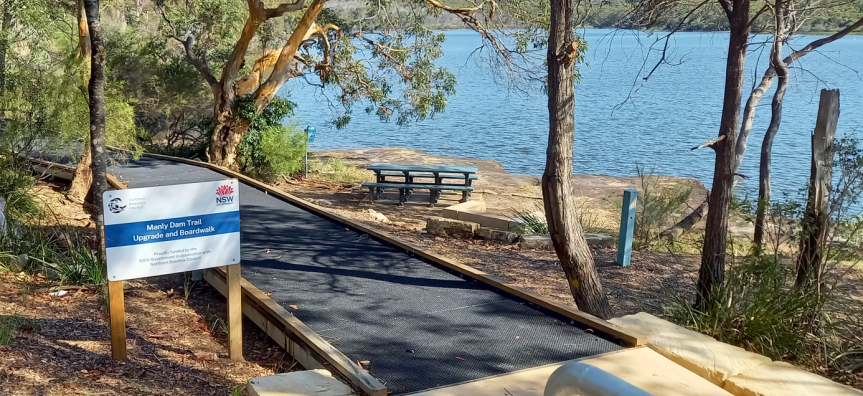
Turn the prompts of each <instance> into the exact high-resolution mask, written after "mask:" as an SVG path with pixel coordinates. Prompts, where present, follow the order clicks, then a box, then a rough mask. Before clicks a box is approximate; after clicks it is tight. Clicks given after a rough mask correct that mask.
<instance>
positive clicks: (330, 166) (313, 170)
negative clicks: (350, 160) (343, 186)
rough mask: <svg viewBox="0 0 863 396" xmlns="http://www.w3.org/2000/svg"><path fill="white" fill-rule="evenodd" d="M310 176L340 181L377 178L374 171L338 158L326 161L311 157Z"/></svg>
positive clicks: (361, 180)
mask: <svg viewBox="0 0 863 396" xmlns="http://www.w3.org/2000/svg"><path fill="white" fill-rule="evenodd" d="M309 177H314V178H316V179H320V180H326V181H334V182H339V183H357V182H363V181H374V180H375V177H374V174H373V173H372V172H369V171H367V170H364V169H361V168H357V167H355V166H352V165H348V164H345V163H344V162H343V161H342V160H340V159H337V158H329V159H327V160H326V161H321V160H317V159H309Z"/></svg>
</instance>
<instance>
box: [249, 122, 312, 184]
mask: <svg viewBox="0 0 863 396" xmlns="http://www.w3.org/2000/svg"><path fill="white" fill-rule="evenodd" d="M239 153H240V160H241V162H242V164H243V172H244V173H246V174H248V175H250V176H252V177H254V178H258V179H261V180H265V181H271V180H273V179H275V178H276V177H278V176H282V175H291V174H294V173H296V172H297V171H299V170H300V169H302V168H303V157H304V155H305V153H306V134H305V133H303V132H302V131H299V130H298V129H296V128H289V127H285V126H282V125H275V126H268V127H265V128H263V129H260V130H258V129H253V130H249V131H248V132H247V133H246V135H245V136H243V141H242V143H241V144H240V148H239Z"/></svg>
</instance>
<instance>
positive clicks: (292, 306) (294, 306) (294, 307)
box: [288, 304, 300, 309]
mask: <svg viewBox="0 0 863 396" xmlns="http://www.w3.org/2000/svg"><path fill="white" fill-rule="evenodd" d="M288 306H289V307H291V309H300V308H299V307H297V306H296V305H294V304H291V305H288Z"/></svg>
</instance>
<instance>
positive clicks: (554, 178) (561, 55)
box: [542, 0, 612, 319]
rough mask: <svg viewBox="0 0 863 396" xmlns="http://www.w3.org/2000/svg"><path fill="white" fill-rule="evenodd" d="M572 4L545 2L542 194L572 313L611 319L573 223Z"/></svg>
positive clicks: (568, 1) (575, 217) (575, 213)
mask: <svg viewBox="0 0 863 396" xmlns="http://www.w3.org/2000/svg"><path fill="white" fill-rule="evenodd" d="M572 13H573V3H572V0H552V1H551V26H550V30H549V43H548V115H549V134H548V151H547V153H546V164H545V173H543V175H542V192H543V196H544V203H545V216H546V219H547V220H548V229H549V234H551V239H552V242H553V244H554V250H555V251H556V252H557V256H558V257H559V258H560V263H561V265H562V266H563V272H564V273H565V274H566V279H567V281H568V282H569V288H570V290H571V291H572V296H573V297H574V298H575V304H576V305H577V306H578V309H580V310H582V311H585V312H587V313H590V314H593V315H596V316H599V317H601V318H606V319H607V318H610V317H611V316H612V313H611V306H610V305H609V304H608V297H607V296H606V295H605V293H604V292H603V290H602V284H601V283H600V280H599V274H597V272H596V267H595V264H594V262H593V255H592V254H591V252H590V249H589V248H588V246H587V241H586V240H585V239H584V233H583V231H582V229H581V225H580V224H579V222H578V210H577V209H576V202H575V192H574V191H573V188H574V186H573V184H572V172H573V169H572V155H573V154H572V150H573V145H574V139H575V76H574V72H575V57H576V49H577V47H576V46H577V43H576V42H575V37H574V35H573V15H572Z"/></svg>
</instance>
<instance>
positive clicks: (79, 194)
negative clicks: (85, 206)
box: [66, 0, 93, 203]
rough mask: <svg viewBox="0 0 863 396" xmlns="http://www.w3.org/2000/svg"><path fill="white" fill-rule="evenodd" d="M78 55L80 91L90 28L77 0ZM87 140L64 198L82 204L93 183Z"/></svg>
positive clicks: (86, 59) (89, 50)
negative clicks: (80, 71) (80, 76)
mask: <svg viewBox="0 0 863 396" xmlns="http://www.w3.org/2000/svg"><path fill="white" fill-rule="evenodd" d="M77 18H78V54H77V55H76V57H77V58H84V64H85V65H86V66H87V71H86V74H85V76H86V77H85V79H84V84H83V86H82V89H84V88H86V87H87V85H88V84H89V77H90V55H91V54H92V51H91V46H90V28H89V27H88V25H87V14H86V13H85V12H84V0H78V12H77ZM89 140H90V139H89V138H88V139H87V141H85V142H84V154H83V155H82V156H81V160H80V161H78V166H77V167H76V168H75V177H73V178H72V186H71V187H69V193H68V194H66V197H67V198H69V199H70V200H71V201H72V202H77V203H84V201H86V200H87V197H88V196H89V192H90V186H91V184H92V183H93V170H92V169H90V166H91V165H92V163H93V161H92V158H91V156H90V142H89Z"/></svg>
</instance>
